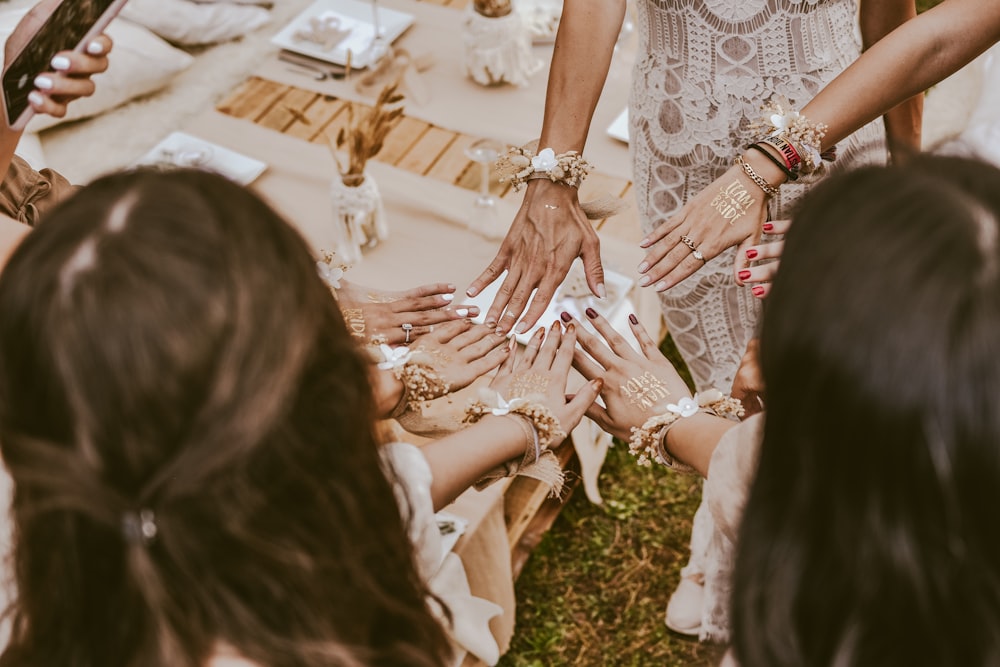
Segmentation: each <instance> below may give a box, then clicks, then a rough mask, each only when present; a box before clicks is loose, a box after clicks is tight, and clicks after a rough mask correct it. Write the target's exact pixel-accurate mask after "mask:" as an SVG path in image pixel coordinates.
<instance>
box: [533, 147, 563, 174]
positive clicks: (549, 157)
mask: <svg viewBox="0 0 1000 667" xmlns="http://www.w3.org/2000/svg"><path fill="white" fill-rule="evenodd" d="M557 164H559V160H557V159H556V152H555V151H554V150H552V149H551V148H544V149H542V151H541V152H540V153H538V155H536V156H535V157H533V158H531V166H532V167H534V168H535V171H542V172H545V173H548V172H550V171H552V168H553V167H555V166H556V165H557Z"/></svg>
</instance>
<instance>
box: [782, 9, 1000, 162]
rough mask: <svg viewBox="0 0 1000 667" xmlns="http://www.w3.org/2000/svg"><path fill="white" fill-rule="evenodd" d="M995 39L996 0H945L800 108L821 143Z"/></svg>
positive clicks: (998, 31)
mask: <svg viewBox="0 0 1000 667" xmlns="http://www.w3.org/2000/svg"><path fill="white" fill-rule="evenodd" d="M998 38H1000V0H988V1H986V0H946V1H945V2H944V3H942V4H941V5H939V6H937V7H935V8H934V9H931V10H929V11H927V12H924V13H923V14H921V15H920V16H918V17H916V18H914V19H912V20H910V21H907V22H906V23H904V24H903V25H901V26H900V27H899V28H897V29H896V30H894V31H893V32H892V33H890V34H889V35H887V36H886V37H885V38H884V39H882V40H880V41H879V42H877V43H876V44H874V45H872V47H871V48H870V49H868V50H867V51H866V52H865V53H864V54H862V56H861V57H860V58H859V59H858V60H857V61H856V62H855V63H854V64H852V65H851V66H850V67H848V68H847V69H846V70H845V71H844V72H843V73H842V74H840V76H838V77H837V78H836V79H834V80H833V81H832V82H830V84H829V85H827V86H826V87H825V88H824V89H823V90H822V91H821V92H820V93H819V94H818V95H817V96H816V97H815V98H814V99H813V100H812V101H811V102H809V104H807V105H806V106H805V107H804V108H803V109H802V112H803V114H804V115H806V116H807V117H808V118H809V119H810V120H812V121H814V122H820V123H825V124H826V125H827V127H828V129H827V134H826V137H825V138H824V140H823V145H824V148H827V147H829V146H832V145H833V144H835V143H837V142H838V141H840V140H841V139H843V138H844V137H846V136H847V135H849V134H850V133H851V132H853V131H854V130H856V129H857V128H859V127H861V126H862V125H864V124H865V123H867V122H869V121H871V120H873V119H874V118H876V117H878V116H879V115H881V114H883V113H885V112H886V111H888V110H889V109H891V108H892V107H893V106H895V105H897V104H899V103H900V102H902V101H903V100H906V99H907V98H909V97H912V96H913V95H916V94H918V93H922V92H923V91H924V90H925V89H927V88H928V87H929V86H931V85H933V84H934V83H937V82H938V81H940V80H941V79H943V78H945V77H946V76H948V75H949V74H952V73H953V72H955V71H956V70H958V69H959V68H960V67H962V66H963V65H965V64H966V63H968V62H969V61H971V60H972V59H973V58H975V57H976V56H977V55H979V54H980V53H982V52H983V51H984V50H986V49H987V48H988V47H989V46H990V45H991V44H993V43H994V42H996V41H997V40H998Z"/></svg>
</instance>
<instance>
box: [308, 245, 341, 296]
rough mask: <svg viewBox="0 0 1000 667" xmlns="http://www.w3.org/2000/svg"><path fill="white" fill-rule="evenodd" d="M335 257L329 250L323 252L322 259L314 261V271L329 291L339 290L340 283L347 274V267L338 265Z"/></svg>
mask: <svg viewBox="0 0 1000 667" xmlns="http://www.w3.org/2000/svg"><path fill="white" fill-rule="evenodd" d="M336 257H337V256H336V254H334V253H332V252H330V251H329V250H323V251H322V258H321V259H318V260H316V271H317V272H318V273H319V277H320V278H322V279H323V282H324V283H326V285H327V287H329V288H330V290H331V291H333V290H339V289H340V281H341V280H343V278H344V275H345V274H346V273H347V265H345V264H341V263H338V262H337V261H336ZM334 294H336V292H334Z"/></svg>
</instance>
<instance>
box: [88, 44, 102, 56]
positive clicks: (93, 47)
mask: <svg viewBox="0 0 1000 667" xmlns="http://www.w3.org/2000/svg"><path fill="white" fill-rule="evenodd" d="M87 53H89V54H90V55H92V56H99V55H101V54H103V53H104V45H103V44H101V43H100V42H91V43H90V44H88V45H87Z"/></svg>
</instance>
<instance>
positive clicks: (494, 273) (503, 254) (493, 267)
mask: <svg viewBox="0 0 1000 667" xmlns="http://www.w3.org/2000/svg"><path fill="white" fill-rule="evenodd" d="M509 265H510V250H508V249H507V247H506V244H504V245H501V246H500V252H498V253H497V256H496V257H494V258H493V261H492V262H490V265H489V266H487V267H486V269H485V270H484V271H483V272H482V273H480V274H479V277H478V278H476V279H475V280H473V281H472V282H471V283H470V284H469V287H468V289H466V290H465V293H466V295H468V296H470V297H474V296H476V295H477V294H479V293H480V292H482V291H483V288H485V287H486V286H487V285H492V284H493V283H494V282H496V279H497V278H499V277H500V276H501V275H502V274H503V272H504V271H506V270H507V267H508V266H509ZM498 305H499V310H500V311H502V310H503V307H504V306H505V305H506V302H504V303H502V304H497V303H496V300H494V303H493V305H492V306H491V307H490V312H491V313H492V312H493V309H494V308H497V307H498Z"/></svg>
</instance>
